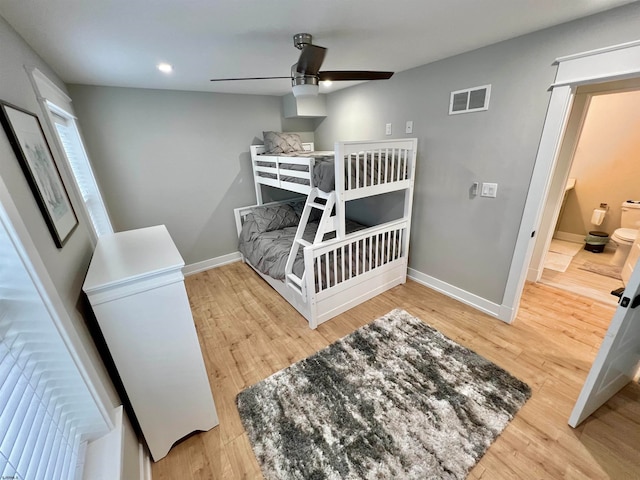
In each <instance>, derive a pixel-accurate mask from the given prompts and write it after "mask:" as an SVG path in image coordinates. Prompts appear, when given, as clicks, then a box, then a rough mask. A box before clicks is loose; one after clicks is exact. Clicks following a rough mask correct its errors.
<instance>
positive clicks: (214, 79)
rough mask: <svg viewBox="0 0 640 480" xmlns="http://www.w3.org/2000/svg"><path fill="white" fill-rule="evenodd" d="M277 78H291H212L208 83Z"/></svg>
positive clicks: (271, 78)
mask: <svg viewBox="0 0 640 480" xmlns="http://www.w3.org/2000/svg"><path fill="white" fill-rule="evenodd" d="M277 78H291V76H288V77H244V78H212V79H211V80H209V81H210V82H229V81H231V80H273V79H277Z"/></svg>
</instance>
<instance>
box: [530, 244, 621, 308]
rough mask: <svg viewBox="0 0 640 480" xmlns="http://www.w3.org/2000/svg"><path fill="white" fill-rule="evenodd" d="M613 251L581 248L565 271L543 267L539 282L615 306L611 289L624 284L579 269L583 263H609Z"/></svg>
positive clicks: (615, 302) (615, 300)
mask: <svg viewBox="0 0 640 480" xmlns="http://www.w3.org/2000/svg"><path fill="white" fill-rule="evenodd" d="M614 253H615V252H613V251H609V250H605V251H604V252H602V253H593V252H589V251H587V250H584V249H581V250H580V251H579V252H578V253H577V254H576V255H575V256H574V257H573V259H572V260H571V263H570V264H569V268H567V271H566V272H556V271H555V270H550V269H548V268H545V269H544V270H543V271H542V277H541V278H540V283H544V284H545V285H551V286H552V287H557V288H561V289H563V290H568V291H569V292H573V293H576V294H578V295H583V296H585V297H589V298H592V299H594V300H598V301H600V302H603V303H606V304H609V305H613V306H615V305H616V304H617V302H618V299H617V298H616V297H614V296H613V295H611V293H610V292H611V290H615V289H616V288H619V287H622V286H624V284H623V283H622V280H616V279H614V278H611V277H607V276H604V275H599V274H597V273H593V272H588V271H586V270H581V269H580V267H581V266H582V265H583V264H585V263H599V264H601V265H610V261H611V259H612V258H613V255H614Z"/></svg>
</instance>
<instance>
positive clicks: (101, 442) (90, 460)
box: [82, 405, 124, 480]
mask: <svg viewBox="0 0 640 480" xmlns="http://www.w3.org/2000/svg"><path fill="white" fill-rule="evenodd" d="M111 415H112V421H113V424H114V428H113V429H112V430H111V431H110V432H109V433H107V434H106V435H103V436H102V437H100V438H98V439H96V440H94V441H92V442H89V444H88V445H87V452H86V456H85V459H84V469H83V472H82V478H83V480H121V479H122V459H123V451H124V411H123V408H122V405H120V406H119V407H116V408H115V409H114V410H113V411H112V414H111Z"/></svg>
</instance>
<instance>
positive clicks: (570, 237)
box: [553, 232, 616, 252]
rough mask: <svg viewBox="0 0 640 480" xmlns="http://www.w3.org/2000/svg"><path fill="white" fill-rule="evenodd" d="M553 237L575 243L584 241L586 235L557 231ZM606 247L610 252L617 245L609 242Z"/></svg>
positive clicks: (614, 249)
mask: <svg viewBox="0 0 640 480" xmlns="http://www.w3.org/2000/svg"><path fill="white" fill-rule="evenodd" d="M553 238H557V239H558V240H566V241H567V242H573V243H584V238H585V235H578V234H577V233H569V232H556V233H554V234H553ZM604 249H605V250H607V251H608V252H615V251H616V246H615V244H614V243H612V242H609V243H607V244H606V245H605V246H604Z"/></svg>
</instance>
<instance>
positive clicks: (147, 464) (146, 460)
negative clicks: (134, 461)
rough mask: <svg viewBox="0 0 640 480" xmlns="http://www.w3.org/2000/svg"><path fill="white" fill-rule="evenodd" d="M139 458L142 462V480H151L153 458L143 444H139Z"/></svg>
mask: <svg viewBox="0 0 640 480" xmlns="http://www.w3.org/2000/svg"><path fill="white" fill-rule="evenodd" d="M138 458H139V460H140V480H151V456H150V455H149V452H148V451H147V449H146V448H144V445H142V444H141V443H139V444H138Z"/></svg>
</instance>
